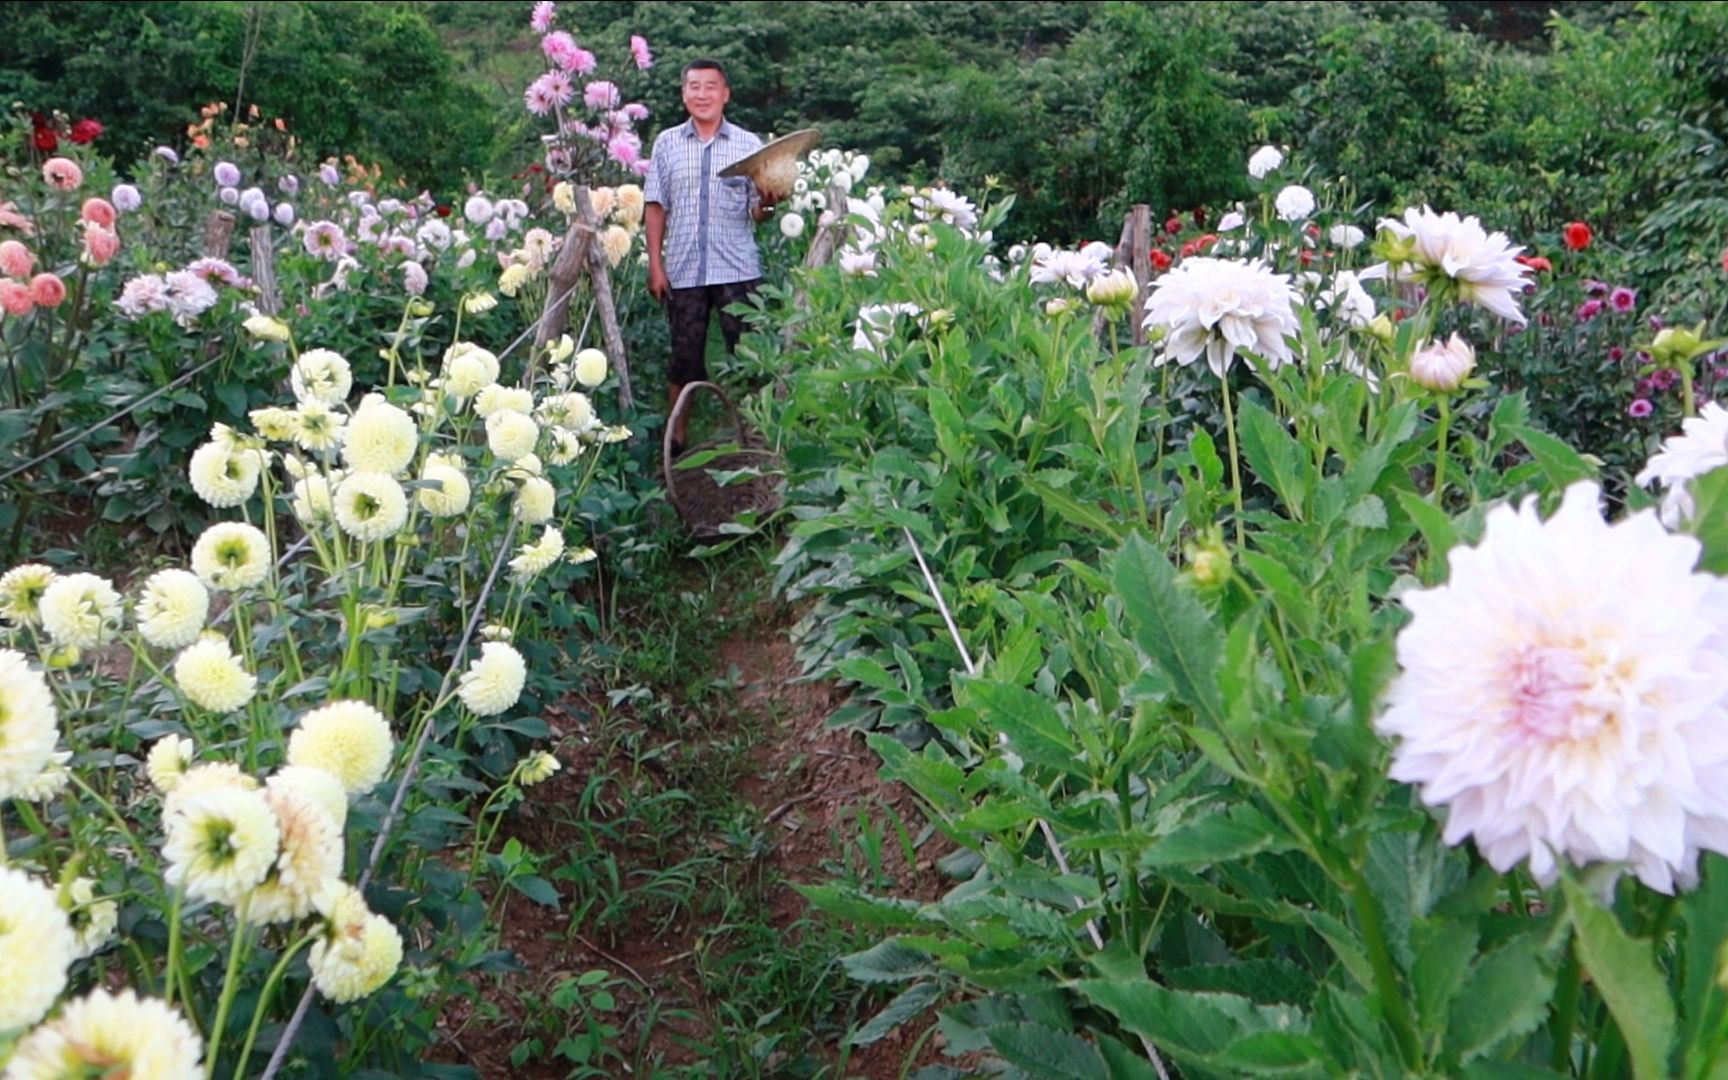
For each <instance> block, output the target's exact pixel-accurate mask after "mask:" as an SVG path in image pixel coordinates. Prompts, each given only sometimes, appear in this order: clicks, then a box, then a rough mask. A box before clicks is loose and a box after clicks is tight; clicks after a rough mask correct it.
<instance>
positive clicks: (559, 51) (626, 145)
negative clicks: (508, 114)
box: [522, 0, 654, 176]
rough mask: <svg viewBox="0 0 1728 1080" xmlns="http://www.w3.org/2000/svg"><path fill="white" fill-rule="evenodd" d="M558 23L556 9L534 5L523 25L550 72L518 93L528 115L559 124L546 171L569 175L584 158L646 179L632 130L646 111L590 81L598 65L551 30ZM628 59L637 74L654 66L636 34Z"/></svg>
mask: <svg viewBox="0 0 1728 1080" xmlns="http://www.w3.org/2000/svg"><path fill="white" fill-rule="evenodd" d="M557 22H558V9H557V5H556V4H554V3H553V2H552V0H540V2H539V3H537V4H535V5H534V10H533V13H532V14H531V15H530V16H529V19H528V25H529V27H530V28H531V29H532V30H533V31H534V32H535V33H536V34H539V35H540V51H541V53H542V54H544V55H545V57H546V59H547V61H548V62H549V63H550V64H551V67H550V69H548V70H547V71H546V72H544V73H543V74H541V75H540V76H539V77H538V78H536V79H535V80H534V81H533V82H531V83H529V84H528V88H527V90H525V91H523V94H522V101H523V104H524V105H525V106H527V109H528V111H529V112H531V113H533V114H534V115H535V116H550V117H552V118H553V119H554V120H555V121H556V122H557V124H558V131H559V135H560V136H561V137H560V138H559V139H557V140H556V145H555V146H554V147H553V148H552V150H551V151H549V152H548V154H547V161H546V163H547V166H548V168H549V169H550V170H551V171H552V172H554V173H571V172H575V171H576V170H577V168H578V165H579V164H581V163H582V162H583V161H584V159H588V160H594V159H598V160H601V161H611V162H612V163H614V164H616V165H617V166H618V167H620V168H623V169H628V170H629V171H631V172H633V173H635V174H636V175H638V176H642V175H646V173H647V172H648V162H647V160H646V159H645V158H644V157H643V156H642V136H641V134H640V133H639V132H638V131H637V130H636V125H637V124H639V123H641V122H642V121H643V120H646V119H647V118H648V109H647V107H646V106H644V105H642V104H641V103H640V102H629V103H626V102H625V101H624V91H623V90H622V89H621V88H620V87H619V86H618V84H617V83H615V82H612V81H609V80H606V79H589V78H588V76H590V75H593V74H594V73H595V71H597V70H598V68H599V61H598V60H597V59H596V58H595V56H594V53H593V52H591V51H589V50H588V49H585V48H583V47H582V46H581V45H580V44H578V43H577V41H576V38H575V37H574V36H572V35H571V34H570V33H569V32H568V31H566V30H559V29H556V26H557ZM630 57H631V61H632V62H633V63H634V64H635V66H636V69H637V70H638V71H646V70H648V69H649V68H651V67H653V66H654V53H653V51H652V50H650V49H649V47H648V42H647V40H646V39H644V38H643V37H642V36H641V35H636V36H633V37H631V39H630ZM579 85H580V96H579V97H578V87H579ZM578 106H580V107H579V108H578Z"/></svg>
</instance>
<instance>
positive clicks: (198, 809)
mask: <svg viewBox="0 0 1728 1080" xmlns="http://www.w3.org/2000/svg"><path fill="white" fill-rule="evenodd" d="M166 825H167V829H168V838H167V841H166V843H165V844H164V845H163V848H162V855H163V857H164V858H165V859H166V860H167V861H168V871H167V873H166V874H165V875H164V879H165V880H166V881H167V882H168V884H169V885H172V886H174V887H176V888H179V887H181V886H184V887H185V889H186V895H187V896H188V897H190V898H191V899H193V900H210V901H212V902H214V903H218V904H228V905H230V906H235V907H237V906H239V904H240V903H241V901H243V900H245V899H246V896H247V894H249V893H250V892H251V891H252V890H253V889H255V888H257V887H258V884H259V882H261V881H263V880H264V876H265V875H266V874H268V873H269V872H270V868H271V866H273V865H275V863H276V858H277V856H278V855H279V854H281V842H282V831H281V829H279V828H278V827H277V825H276V814H275V812H274V811H273V810H271V809H270V804H269V803H267V802H265V801H264V796H263V794H262V793H260V792H257V791H243V790H241V789H239V788H233V787H222V788H216V789H214V790H209V791H202V792H199V793H198V794H196V795H191V796H188V797H187V798H185V799H183V800H180V801H179V802H178V804H177V805H176V807H175V812H173V813H170V814H169V815H167V819H166Z"/></svg>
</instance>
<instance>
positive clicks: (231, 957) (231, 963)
mask: <svg viewBox="0 0 1728 1080" xmlns="http://www.w3.org/2000/svg"><path fill="white" fill-rule="evenodd" d="M251 906H252V901H251V898H250V897H248V898H247V899H245V900H242V901H241V902H240V911H239V914H238V917H236V918H235V920H234V940H233V942H232V943H231V944H230V945H229V948H228V969H227V971H226V972H224V974H223V976H222V1000H221V1002H220V1003H219V1004H218V1005H217V1006H216V1022H215V1023H214V1024H212V1025H211V1026H210V1035H209V1039H208V1043H209V1046H210V1058H209V1061H208V1062H207V1063H206V1064H205V1071H204V1075H205V1077H206V1078H213V1077H215V1075H216V1062H217V1060H218V1059H219V1058H220V1057H221V1056H222V1042H223V1039H224V1036H225V1035H226V1032H227V1028H228V1010H229V1009H231V1008H233V1007H234V993H235V991H236V990H238V989H239V982H240V956H241V954H242V953H243V952H245V950H246V941H247V939H248V938H249V937H251V926H250V925H249V924H248V923H247V922H246V911H247V909H248V908H250V907H251Z"/></svg>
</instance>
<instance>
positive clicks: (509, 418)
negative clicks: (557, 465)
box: [486, 410, 540, 461]
mask: <svg viewBox="0 0 1728 1080" xmlns="http://www.w3.org/2000/svg"><path fill="white" fill-rule="evenodd" d="M539 442H540V426H539V425H538V424H536V423H535V422H534V418H533V417H531V416H528V415H526V414H524V413H519V412H516V411H514V410H509V411H505V412H496V413H493V414H492V415H491V416H489V417H487V418H486V445H487V446H488V447H489V448H490V449H491V451H492V453H493V454H494V455H495V456H496V457H498V458H499V459H500V460H503V461H515V460H516V459H517V458H521V457H526V456H527V455H529V454H532V453H533V452H534V447H535V446H536V445H537V444H538V443H539Z"/></svg>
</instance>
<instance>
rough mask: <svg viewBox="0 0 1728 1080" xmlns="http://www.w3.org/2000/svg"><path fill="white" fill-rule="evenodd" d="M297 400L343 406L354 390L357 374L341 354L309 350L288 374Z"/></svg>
mask: <svg viewBox="0 0 1728 1080" xmlns="http://www.w3.org/2000/svg"><path fill="white" fill-rule="evenodd" d="M288 383H289V386H290V387H292V389H293V390H294V399H295V400H296V401H298V402H300V403H301V404H305V403H306V402H308V401H315V402H317V403H319V404H320V405H340V404H341V403H342V402H344V401H346V400H348V393H349V391H351V390H353V389H354V371H353V369H352V368H351V367H349V365H348V360H347V358H346V357H344V356H343V355H342V354H341V353H338V352H335V351H334V350H331V349H308V350H306V351H305V352H303V353H301V354H300V359H299V360H296V361H295V362H294V368H293V370H292V371H291V372H289V375H288Z"/></svg>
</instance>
